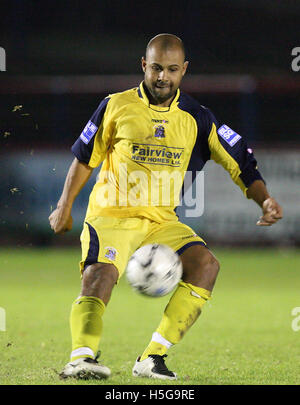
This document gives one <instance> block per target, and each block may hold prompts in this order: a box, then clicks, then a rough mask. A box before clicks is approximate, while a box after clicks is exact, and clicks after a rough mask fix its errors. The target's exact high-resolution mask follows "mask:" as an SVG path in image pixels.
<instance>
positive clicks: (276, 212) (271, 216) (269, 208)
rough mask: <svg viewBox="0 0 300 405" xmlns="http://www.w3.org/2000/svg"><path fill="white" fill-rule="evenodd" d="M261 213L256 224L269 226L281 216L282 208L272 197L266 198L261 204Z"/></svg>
mask: <svg viewBox="0 0 300 405" xmlns="http://www.w3.org/2000/svg"><path fill="white" fill-rule="evenodd" d="M262 210H263V215H262V216H261V217H260V218H259V220H258V221H257V222H256V225H258V226H271V225H273V224H275V223H276V222H277V221H278V220H279V219H281V218H282V208H281V206H280V205H279V204H278V202H277V201H276V200H275V199H274V198H271V197H270V198H267V199H266V200H265V201H264V202H263V206H262Z"/></svg>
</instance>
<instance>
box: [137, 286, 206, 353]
mask: <svg viewBox="0 0 300 405" xmlns="http://www.w3.org/2000/svg"><path fill="white" fill-rule="evenodd" d="M210 297H211V292H210V291H208V290H206V289H204V288H201V287H196V286H194V285H192V284H189V283H185V282H183V281H181V282H180V283H179V284H178V287H177V289H176V290H175V292H174V294H173V295H172V297H171V299H170V301H169V303H168V305H167V306H166V308H165V311H164V314H163V317H162V320H161V322H160V324H159V326H158V328H157V329H156V332H155V333H154V334H153V335H152V340H151V342H150V343H149V345H148V346H147V348H146V349H145V351H144V353H143V354H142V356H141V360H144V359H145V358H147V357H148V356H149V355H150V354H159V355H163V354H165V353H166V352H167V350H168V348H169V347H171V346H172V345H174V344H176V343H178V342H180V340H181V339H182V338H183V336H184V335H185V333H186V332H187V331H188V329H189V328H190V327H191V326H192V325H193V323H194V322H195V321H196V320H197V318H198V317H199V315H200V314H201V310H202V307H203V305H204V304H205V302H206V301H207V300H208V299H209V298H210Z"/></svg>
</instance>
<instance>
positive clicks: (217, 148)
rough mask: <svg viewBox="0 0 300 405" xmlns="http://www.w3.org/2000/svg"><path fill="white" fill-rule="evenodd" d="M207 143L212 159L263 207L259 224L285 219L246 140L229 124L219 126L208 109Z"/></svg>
mask: <svg viewBox="0 0 300 405" xmlns="http://www.w3.org/2000/svg"><path fill="white" fill-rule="evenodd" d="M208 116H209V119H208V121H209V125H208V127H209V136H208V146H209V149H210V153H211V159H213V160H214V161H215V162H216V163H218V164H221V165H222V166H223V167H224V169H225V170H227V171H228V172H229V174H230V176H231V178H232V180H233V181H234V182H235V183H236V184H237V185H238V186H239V187H240V188H241V190H242V191H243V193H244V195H245V196H246V197H247V198H249V199H252V200H254V201H255V202H256V203H257V204H258V205H259V206H260V207H261V209H262V216H261V217H260V218H259V220H258V221H257V223H256V224H257V225H259V226H271V225H273V224H275V223H276V222H277V221H278V220H279V219H281V218H282V208H281V206H280V205H279V204H278V203H277V201H276V200H275V199H274V198H272V197H271V196H270V194H269V192H268V190H267V187H266V184H265V181H264V179H263V178H262V176H261V174H260V172H259V171H258V168H257V162H256V159H255V158H254V156H253V152H252V149H251V148H248V146H247V143H246V141H245V140H244V139H243V138H242V137H241V136H240V135H239V134H237V133H236V132H235V131H233V130H232V129H231V128H229V127H228V126H227V125H222V126H221V127H220V126H219V124H218V122H217V120H216V119H215V117H214V115H213V114H212V113H211V112H210V111H208Z"/></svg>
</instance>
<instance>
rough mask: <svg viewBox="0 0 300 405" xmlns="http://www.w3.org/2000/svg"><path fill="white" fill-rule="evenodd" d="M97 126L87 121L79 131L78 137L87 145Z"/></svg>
mask: <svg viewBox="0 0 300 405" xmlns="http://www.w3.org/2000/svg"><path fill="white" fill-rule="evenodd" d="M97 130H98V127H97V126H96V125H95V124H93V123H92V121H89V122H88V123H87V124H86V126H85V127H84V130H83V131H82V132H81V135H80V139H81V140H82V141H83V142H84V143H85V144H86V145H87V144H88V143H89V142H90V140H91V139H92V137H93V136H94V135H95V133H96V132H97Z"/></svg>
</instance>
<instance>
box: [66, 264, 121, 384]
mask: <svg viewBox="0 0 300 405" xmlns="http://www.w3.org/2000/svg"><path fill="white" fill-rule="evenodd" d="M117 280H118V270H117V269H116V267H115V266H114V265H112V264H107V263H94V264H92V265H90V266H88V267H87V268H86V269H85V270H84V272H83V276H82V289H81V294H80V296H79V297H78V298H77V299H76V300H75V301H74V303H73V305H72V310H71V316H70V326H71V335H72V353H71V361H70V362H69V363H68V364H67V365H66V366H65V367H64V369H63V370H62V372H61V373H60V377H61V378H68V377H76V378H84V379H86V378H107V377H109V376H110V369H109V368H108V367H106V366H104V365H102V364H99V363H98V361H97V357H98V356H97V355H96V354H97V351H98V346H99V342H100V338H101V334H102V316H103V313H104V311H105V308H106V305H107V304H108V301H109V299H110V296H111V292H112V289H113V287H114V285H115V283H116V282H117Z"/></svg>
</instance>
